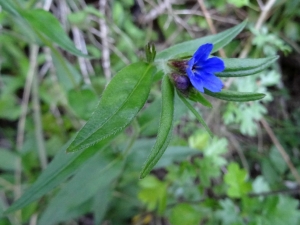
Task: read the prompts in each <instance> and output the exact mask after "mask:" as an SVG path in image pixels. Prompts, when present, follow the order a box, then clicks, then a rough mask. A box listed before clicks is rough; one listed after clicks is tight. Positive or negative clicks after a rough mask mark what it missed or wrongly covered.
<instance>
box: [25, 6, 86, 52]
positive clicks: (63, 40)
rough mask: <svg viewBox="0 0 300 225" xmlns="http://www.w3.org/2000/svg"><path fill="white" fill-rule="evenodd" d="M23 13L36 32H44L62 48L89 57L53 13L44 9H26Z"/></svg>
mask: <svg viewBox="0 0 300 225" xmlns="http://www.w3.org/2000/svg"><path fill="white" fill-rule="evenodd" d="M21 14H22V16H23V17H24V18H25V19H26V21H27V22H28V23H29V24H30V25H31V27H32V28H33V29H34V31H35V32H36V33H42V34H43V35H44V36H45V37H47V38H48V39H49V40H50V41H51V42H54V43H56V44H58V45H59V46H60V47H61V48H63V49H65V50H67V51H69V52H70V53H72V54H74V55H77V56H82V57H87V55H86V54H83V53H82V52H81V51H79V50H78V49H77V48H76V47H75V45H74V43H73V42H72V41H71V39H70V38H69V37H68V35H67V34H66V32H65V31H64V29H63V28H62V26H61V24H60V23H59V21H58V20H57V18H56V17H55V16H53V15H52V14H51V13H49V12H47V11H45V10H42V9H31V10H26V11H25V10H24V11H22V12H21Z"/></svg>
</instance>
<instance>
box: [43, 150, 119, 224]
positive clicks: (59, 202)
mask: <svg viewBox="0 0 300 225" xmlns="http://www.w3.org/2000/svg"><path fill="white" fill-rule="evenodd" d="M106 152H109V153H110V151H106ZM121 170H122V162H121V161H120V158H118V159H115V160H114V159H113V158H112V157H111V156H108V154H107V153H104V152H99V153H97V154H96V155H94V156H93V157H92V158H91V159H90V160H88V161H87V162H86V163H85V164H84V166H83V167H82V168H81V169H80V170H79V171H78V173H76V175H75V176H74V177H73V178H72V179H71V180H70V181H69V182H68V183H67V184H66V185H64V186H63V188H62V189H61V190H60V191H59V192H58V193H57V194H56V195H55V197H53V198H52V199H51V201H50V202H49V204H48V206H47V208H46V209H45V211H44V213H43V214H42V215H41V216H40V220H39V224H41V225H51V224H58V223H59V222H62V221H69V220H71V219H73V218H76V217H79V216H80V215H83V214H85V213H87V212H86V211H85V210H84V207H82V205H83V204H84V203H85V202H87V201H88V200H90V199H92V201H93V199H94V196H95V194H96V193H97V192H98V190H99V189H100V188H101V189H103V188H106V189H111V184H112V182H113V181H114V180H115V179H116V177H117V176H118V175H119V174H120V171H121ZM91 171H93V172H92V173H91ZM74 196H76V197H75V198H74ZM102 197H105V196H102ZM80 207H81V210H78V208H80ZM58 208H59V210H57V209H58Z"/></svg>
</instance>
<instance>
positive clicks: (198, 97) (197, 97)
mask: <svg viewBox="0 0 300 225" xmlns="http://www.w3.org/2000/svg"><path fill="white" fill-rule="evenodd" d="M188 99H190V100H192V101H194V102H199V103H200V104H202V105H204V106H206V107H208V108H212V104H211V103H210V102H209V101H208V100H207V99H206V98H204V96H203V95H202V94H201V93H200V92H199V91H197V90H196V89H194V88H192V89H191V91H190V93H189V95H188Z"/></svg>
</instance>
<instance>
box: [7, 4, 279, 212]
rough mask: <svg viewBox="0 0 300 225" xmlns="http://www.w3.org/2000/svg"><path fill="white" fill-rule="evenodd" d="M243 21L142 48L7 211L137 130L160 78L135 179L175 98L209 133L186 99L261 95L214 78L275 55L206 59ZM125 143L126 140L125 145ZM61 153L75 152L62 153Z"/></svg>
mask: <svg viewBox="0 0 300 225" xmlns="http://www.w3.org/2000/svg"><path fill="white" fill-rule="evenodd" d="M8 2H9V1H8ZM245 25H246V22H243V23H241V24H239V25H237V26H235V27H233V28H231V29H229V30H226V31H224V32H222V33H219V34H216V35H213V36H208V37H203V38H199V39H196V40H191V41H187V42H183V43H180V44H177V45H174V46H172V47H170V48H168V49H165V50H163V51H161V52H159V53H158V54H156V50H155V47H154V45H147V46H146V48H145V53H146V60H144V61H143V62H136V63H133V64H130V65H128V66H126V67H125V68H124V69H122V70H120V71H119V72H118V73H117V74H116V75H115V76H114V77H113V78H112V79H111V81H110V83H109V84H108V85H107V86H106V88H105V90H104V91H103V93H102V96H101V100H100V102H99V104H98V106H97V108H96V109H95V111H94V113H93V114H92V115H91V117H90V118H89V120H88V121H87V122H86V124H85V125H84V126H83V127H82V128H81V130H80V131H79V132H78V133H77V134H76V136H75V137H74V139H72V140H71V141H70V142H68V143H67V144H66V146H65V147H63V148H62V150H61V151H60V153H59V154H57V157H56V158H55V159H54V160H53V161H52V163H51V164H50V165H49V166H48V167H47V169H46V170H45V172H44V173H43V174H42V175H41V177H40V179H38V180H37V181H36V183H34V184H33V185H32V186H31V187H30V188H29V189H28V190H27V191H26V192H25V193H24V195H23V196H22V197H21V198H20V199H19V200H18V201H16V202H15V203H14V204H13V205H12V206H11V207H10V208H9V209H8V210H7V213H9V212H12V211H15V210H17V209H20V208H22V207H24V206H26V205H28V204H29V203H31V202H33V201H35V200H37V199H38V198H40V197H42V196H43V195H44V194H46V193H47V192H48V191H50V190H51V189H52V188H54V187H56V186H58V185H59V184H60V183H61V182H63V181H64V180H66V179H67V178H68V177H70V176H71V175H73V172H74V171H76V170H78V169H79V168H80V166H81V165H82V164H83V163H84V162H86V161H87V160H89V159H91V158H92V156H94V155H95V154H96V153H97V152H100V151H101V150H103V149H105V148H107V146H108V145H109V144H110V142H111V141H112V139H113V138H114V137H116V135H118V134H119V133H120V132H121V131H123V130H125V128H126V127H127V126H128V125H130V124H131V123H132V124H133V125H132V127H133V130H134V129H135V127H136V124H138V125H137V127H138V129H139V120H138V118H137V116H138V113H139V112H140V111H141V110H143V107H144V105H145V103H146V102H147V99H148V97H149V95H150V91H151V87H152V85H153V83H159V84H160V81H161V93H162V97H161V113H160V121H159V126H158V131H157V138H156V142H155V144H154V146H153V147H152V149H151V152H150V154H149V156H148V158H147V159H146V161H145V163H144V166H143V168H142V171H141V173H140V178H144V177H145V176H146V175H147V174H149V172H150V171H151V170H152V169H153V167H154V166H155V165H156V163H157V162H158V161H159V159H160V158H161V157H162V155H163V154H164V152H165V150H166V148H167V147H168V145H169V143H170V140H171V138H172V132H173V127H174V121H175V119H174V118H175V116H174V114H175V113H174V112H175V111H176V110H175V107H176V106H177V105H176V104H177V101H175V98H177V99H178V98H180V99H181V101H182V103H183V104H184V105H185V106H186V107H187V108H188V109H189V110H190V111H191V112H192V113H193V114H194V115H195V117H196V118H197V119H198V120H199V122H200V123H201V124H202V125H203V126H204V127H205V129H206V130H207V131H208V132H209V134H210V135H211V136H212V132H211V131H210V129H209V127H208V126H207V125H206V123H205V121H204V119H203V118H202V116H201V114H200V113H199V112H198V111H197V110H196V109H195V108H194V107H193V105H192V104H191V101H194V102H199V103H201V104H203V105H204V106H207V107H212V105H211V103H210V102H209V101H208V100H207V99H206V98H205V97H204V96H203V94H206V95H210V96H212V97H215V98H218V99H222V100H226V101H239V102H243V101H254V100H259V99H262V98H263V97H264V94H262V93H249V92H235V91H231V90H225V89H222V88H223V84H222V81H221V80H220V78H219V77H223V78H228V77H241V76H249V75H253V74H256V73H258V72H260V71H262V70H264V69H265V68H267V67H268V66H269V65H271V64H272V63H273V62H274V61H275V60H276V59H277V57H276V56H274V57H269V58H263V59H220V58H217V57H209V55H210V54H213V53H214V52H216V51H217V50H219V49H220V48H223V47H224V46H225V45H226V44H228V43H229V42H231V41H232V39H233V38H234V37H235V36H236V35H238V34H239V33H240V32H241V31H242V29H243V28H244V27H245ZM47 34H52V33H50V32H49V33H47ZM39 37H43V36H42V35H40V36H39ZM199 46H200V47H199ZM66 49H67V50H68V49H69V48H66ZM196 49H198V50H196ZM195 50H196V51H195ZM193 53H194V54H193ZM67 67H68V66H66V68H67ZM156 81H159V82H156ZM190 100H191V101H190ZM175 102H176V104H175ZM149 104H150V105H151V104H152V103H149ZM149 104H147V105H149ZM153 104H154V103H153ZM135 118H137V119H135ZM138 129H137V130H138ZM131 144H132V143H129V145H128V146H129V147H128V149H130V146H131ZM66 151H67V152H76V153H74V154H65V152H66ZM128 154H129V153H128V151H127V149H126V150H125V151H124V153H122V154H120V155H121V156H122V157H118V158H117V159H114V160H113V161H112V163H108V164H107V168H108V167H110V166H112V165H118V166H119V167H120V168H123V164H122V163H120V160H123V161H125V158H126V157H125V156H127V155H128ZM95 163H98V161H95ZM92 174H93V173H92ZM116 174H117V173H116ZM116 176H117V175H116ZM93 180H95V179H93ZM80 183H81V182H80ZM102 183H103V182H102ZM104 183H105V182H104Z"/></svg>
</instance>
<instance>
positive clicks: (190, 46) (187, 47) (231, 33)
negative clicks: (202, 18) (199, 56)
mask: <svg viewBox="0 0 300 225" xmlns="http://www.w3.org/2000/svg"><path fill="white" fill-rule="evenodd" d="M246 24H247V21H246V20H245V21H244V22H242V23H240V24H238V25H236V26H234V27H232V28H230V29H228V30H226V31H223V32H221V33H218V34H215V35H209V36H206V37H203V38H198V39H195V40H190V41H186V42H183V43H180V44H177V45H173V46H172V47H170V48H167V49H165V50H163V51H161V52H159V53H158V54H157V56H156V59H155V60H156V61H158V60H161V59H164V60H166V59H171V58H174V57H175V56H176V55H180V54H183V53H187V55H188V54H189V55H192V54H193V53H194V52H195V51H196V49H197V48H199V46H200V45H202V44H205V43H212V44H214V48H213V51H212V53H213V52H216V51H218V50H219V49H220V48H222V47H224V46H225V45H227V44H228V43H229V42H230V41H231V40H232V39H233V38H235V37H236V36H237V35H238V34H239V33H240V32H241V31H242V30H243V29H244V27H245V26H246Z"/></svg>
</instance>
